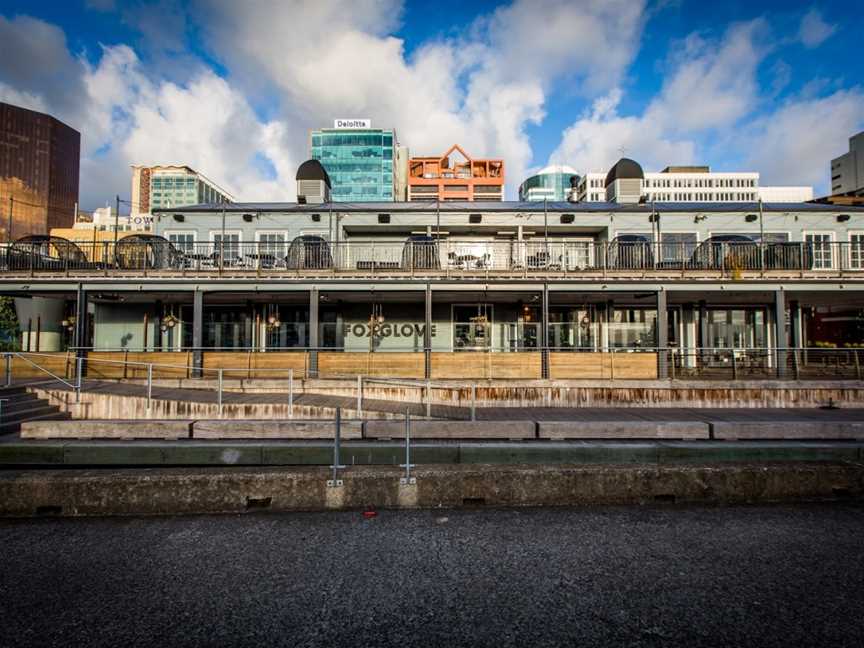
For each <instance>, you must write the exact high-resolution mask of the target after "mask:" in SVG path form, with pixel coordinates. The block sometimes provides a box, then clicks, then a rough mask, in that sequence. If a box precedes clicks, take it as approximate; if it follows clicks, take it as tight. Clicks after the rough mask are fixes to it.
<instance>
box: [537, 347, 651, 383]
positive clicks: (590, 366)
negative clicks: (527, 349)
mask: <svg viewBox="0 0 864 648" xmlns="http://www.w3.org/2000/svg"><path fill="white" fill-rule="evenodd" d="M549 377H550V378H570V379H585V380H613V379H618V380H628V379H629V380H656V379H657V354H656V353H593V352H584V353H583V352H555V351H553V352H551V353H550V354H549Z"/></svg>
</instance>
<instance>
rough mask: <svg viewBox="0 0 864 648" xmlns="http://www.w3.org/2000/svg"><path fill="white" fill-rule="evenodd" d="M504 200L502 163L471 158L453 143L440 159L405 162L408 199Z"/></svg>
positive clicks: (414, 159) (502, 161) (422, 158)
mask: <svg viewBox="0 0 864 648" xmlns="http://www.w3.org/2000/svg"><path fill="white" fill-rule="evenodd" d="M451 156H454V157H453V159H451ZM456 156H458V157H456ZM503 199H504V160H487V159H473V158H471V157H470V156H469V155H468V154H467V153H466V152H465V151H464V150H463V149H462V148H461V147H460V146H459V145H458V144H454V145H453V146H451V147H450V148H449V149H448V150H447V152H446V153H444V155H442V156H440V157H413V158H411V159H410V160H409V161H408V200H437V201H446V200H463V201H469V202H471V201H475V200H503Z"/></svg>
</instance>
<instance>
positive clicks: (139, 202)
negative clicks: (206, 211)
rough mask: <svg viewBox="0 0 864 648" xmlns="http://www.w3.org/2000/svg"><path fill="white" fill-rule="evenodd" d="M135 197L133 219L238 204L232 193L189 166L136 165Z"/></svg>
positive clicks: (133, 194) (134, 167) (134, 176)
mask: <svg viewBox="0 0 864 648" xmlns="http://www.w3.org/2000/svg"><path fill="white" fill-rule="evenodd" d="M131 196H132V200H131V202H132V205H131V208H130V214H131V217H132V218H133V219H135V218H137V217H140V216H143V215H149V214H150V213H151V212H152V211H153V210H154V209H171V208H173V207H182V206H184V205H201V204H215V203H223V202H233V201H234V197H233V196H232V195H231V194H230V193H229V192H228V191H226V190H225V189H222V188H221V187H220V186H219V185H217V184H216V183H215V182H213V181H212V180H210V179H209V178H207V177H206V176H204V175H202V174H200V173H198V172H197V171H195V170H194V169H192V168H191V167H188V166H185V165H158V166H137V165H136V166H133V167H132V192H131Z"/></svg>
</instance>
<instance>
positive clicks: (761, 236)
mask: <svg viewBox="0 0 864 648" xmlns="http://www.w3.org/2000/svg"><path fill="white" fill-rule="evenodd" d="M759 269H760V270H765V227H764V225H763V224H762V199H761V198H760V199H759Z"/></svg>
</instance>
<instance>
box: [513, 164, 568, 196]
mask: <svg viewBox="0 0 864 648" xmlns="http://www.w3.org/2000/svg"><path fill="white" fill-rule="evenodd" d="M574 182H575V183H576V184H578V183H579V182H580V178H579V174H577V173H576V170H575V169H574V168H572V167H569V166H561V165H553V166H547V167H546V168H545V169H541V170H540V171H538V172H537V173H535V174H534V175H532V176H530V177H528V178H526V179H525V180H524V181H523V182H522V184H520V185H519V200H521V201H534V200H549V201H564V200H570V196H571V193H572V192H573V189H574V184H573V183H574Z"/></svg>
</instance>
